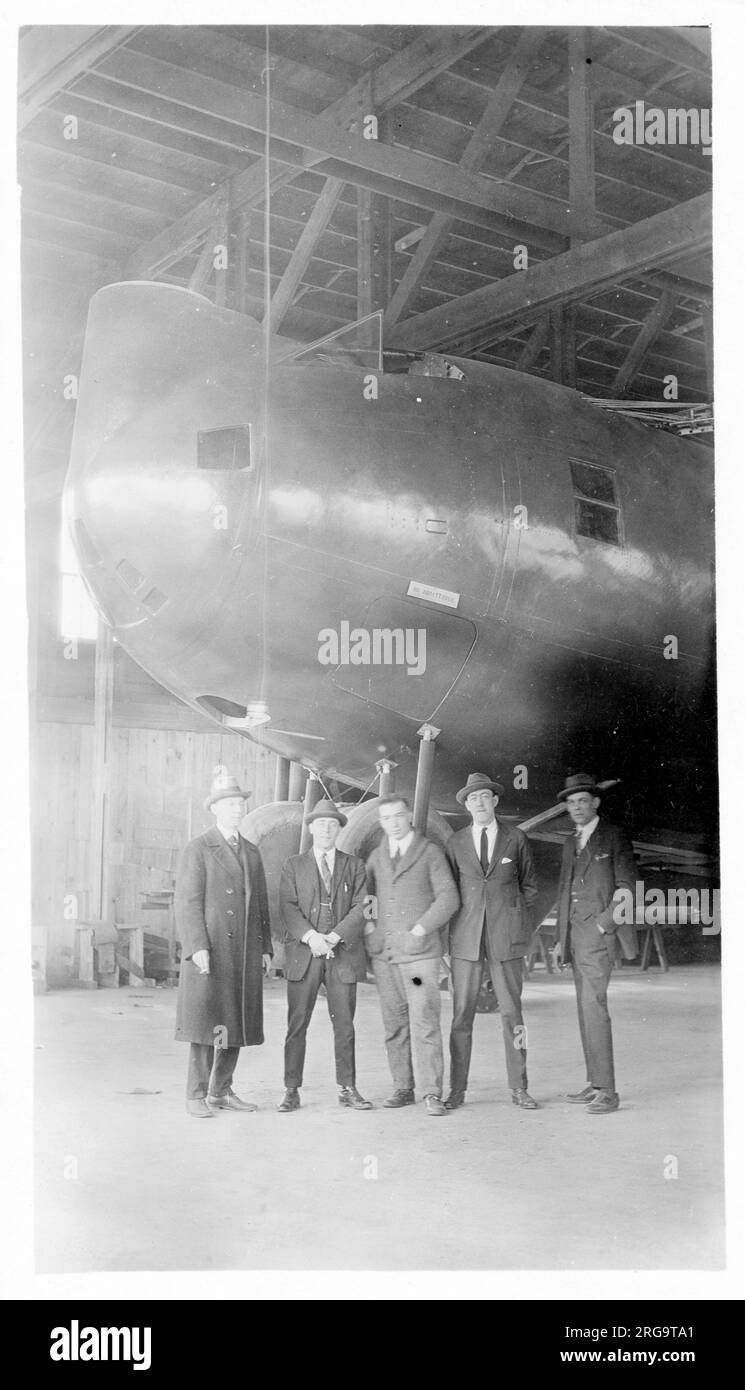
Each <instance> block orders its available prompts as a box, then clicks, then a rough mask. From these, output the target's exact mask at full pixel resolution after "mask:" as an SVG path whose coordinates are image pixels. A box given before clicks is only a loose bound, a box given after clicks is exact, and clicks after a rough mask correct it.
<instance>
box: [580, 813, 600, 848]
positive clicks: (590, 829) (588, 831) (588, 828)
mask: <svg viewBox="0 0 745 1390" xmlns="http://www.w3.org/2000/svg"><path fill="white" fill-rule="evenodd" d="M599 820H600V816H594V817H593V819H592V820H590V821H588V822H587V825H582V826H580V829H579V833H578V835H577V839H578V840H579V847H580V849H584V847H585V845H586V844H587V841H588V840H589V838H590V836H591V835H593V834H594V833H595V831H596V830H597V828H598V822H599Z"/></svg>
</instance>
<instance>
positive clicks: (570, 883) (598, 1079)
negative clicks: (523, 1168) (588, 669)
mask: <svg viewBox="0 0 745 1390" xmlns="http://www.w3.org/2000/svg"><path fill="white" fill-rule="evenodd" d="M599 791H600V788H599V787H598V785H597V782H596V781H595V778H594V777H591V776H590V775H589V774H588V773H586V772H578V773H575V774H574V775H573V776H571V777H567V779H566V782H565V785H564V786H563V787H562V789H561V791H560V792H558V797H559V800H561V801H565V802H566V807H567V811H568V812H569V817H570V819H571V820H572V822H573V824H574V827H575V832H574V835H572V836H570V837H569V839H568V840H567V841H566V843H565V845H564V851H563V855H562V861H561V874H560V877H559V898H558V911H557V919H558V932H559V940H558V959H559V961H560V962H561V961H568V960H571V962H572V970H573V972H574V986H575V989H576V992H577V1011H578V1014H579V1032H580V1038H581V1039H582V1050H583V1052H584V1054H585V1066H586V1068H587V1085H586V1086H585V1088H584V1090H582V1091H577V1092H575V1093H572V1094H570V1095H568V1096H567V1100H569V1101H571V1103H572V1104H573V1105H584V1106H586V1108H587V1113H588V1114H590V1115H607V1114H609V1113H610V1112H611V1111H613V1110H617V1109H618V1104H619V1101H618V1093H617V1091H616V1081H615V1075H614V1070H613V1037H612V1033H611V1024H610V1015H609V1013H608V1003H607V995H608V981H609V980H610V973H611V970H612V968H613V963H614V961H615V960H616V958H617V951H618V940H620V944H621V946H622V948H623V949H624V953H625V954H626V955H628V956H629V957H632V956H634V955H635V954H636V929H635V928H634V927H632V928H631V929H630V931H628V930H627V929H625V928H617V926H616V923H615V922H614V919H613V909H614V894H616V893H617V892H618V893H619V895H620V890H629V891H630V892H631V893H632V895H633V893H634V889H635V884H636V878H637V872H636V862H635V859H634V851H633V849H632V846H631V844H630V842H629V839H628V837H627V835H626V833H625V831H623V830H621V829H620V828H619V827H618V826H616V825H611V824H610V822H609V821H606V820H602V819H601V818H600V816H599V815H598V811H599V808H600V796H599Z"/></svg>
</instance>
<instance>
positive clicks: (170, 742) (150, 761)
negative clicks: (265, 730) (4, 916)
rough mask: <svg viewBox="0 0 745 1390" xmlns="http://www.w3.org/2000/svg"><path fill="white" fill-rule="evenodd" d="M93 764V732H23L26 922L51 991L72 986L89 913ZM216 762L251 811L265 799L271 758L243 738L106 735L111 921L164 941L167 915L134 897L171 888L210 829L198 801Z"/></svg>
mask: <svg viewBox="0 0 745 1390" xmlns="http://www.w3.org/2000/svg"><path fill="white" fill-rule="evenodd" d="M92 756H93V725H92V724H87V723H86V724H73V723H67V722H64V723H53V722H47V721H40V722H38V723H35V724H34V725H32V747H31V805H32V812H31V814H32V825H31V856H32V858H31V865H32V923H33V926H34V929H35V930H36V931H38V930H39V929H42V930H43V931H45V933H46V939H47V982H48V984H49V985H50V986H56V985H61V984H66V983H70V982H71V981H74V979H75V978H76V961H75V936H76V930H75V928H76V921H78V920H80V921H85V920H86V919H87V918H89V917H90V913H91V900H90V851H91V833H90V818H91V786H92ZM219 762H224V763H227V765H228V766H229V767H230V768H231V770H233V771H234V772H235V773H236V774H237V775H238V777H239V779H241V781H242V785H244V786H246V787H247V788H249V789H251V791H252V793H253V794H252V798H251V801H250V803H249V807H250V808H253V807H254V806H260V805H263V804H264V803H265V802H268V801H271V800H272V799H273V794H274V764H275V758H274V754H272V753H270V752H269V751H268V750H267V749H264V748H259V747H258V745H257V744H254V743H251V742H250V741H249V740H248V739H244V738H240V737H239V736H237V735H235V734H229V733H223V732H221V731H220V730H218V729H215V730H214V731H213V730H211V729H206V730H205V731H204V732H198V733H197V732H191V731H183V730H177V731H175V730H164V729H147V728H122V727H117V728H115V729H114V730H113V735H112V769H111V773H112V775H111V787H112V797H111V807H110V818H109V833H108V836H107V842H108V892H107V898H108V903H109V916H110V918H111V920H119V921H129V922H132V921H144V922H145V923H146V925H147V927H148V930H152V931H154V932H157V933H158V934H160V935H172V931H173V918H172V913H171V912H164V911H160V912H148V913H145V914H143V910H142V898H141V896H140V895H141V894H142V893H144V892H148V891H151V892H152V891H154V890H159V889H161V890H162V889H167V888H171V887H172V886H173V876H174V872H175V869H176V865H177V862H178V857H179V854H180V852H181V849H182V848H183V846H184V844H185V843H186V841H187V840H188V839H189V838H190V836H193V835H198V834H200V832H201V831H202V830H205V829H206V828H207V826H208V825H209V824H210V823H211V816H210V813H209V812H206V811H205V810H204V809H203V805H202V802H203V799H204V796H205V795H206V793H207V790H208V789H209V785H210V780H211V776H212V770H213V768H214V766H215V764H216V763H219Z"/></svg>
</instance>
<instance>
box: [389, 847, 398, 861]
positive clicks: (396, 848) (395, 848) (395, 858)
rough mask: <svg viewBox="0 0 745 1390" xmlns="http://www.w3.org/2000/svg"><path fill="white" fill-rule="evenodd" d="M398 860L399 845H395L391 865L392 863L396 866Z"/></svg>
mask: <svg viewBox="0 0 745 1390" xmlns="http://www.w3.org/2000/svg"><path fill="white" fill-rule="evenodd" d="M397 859H398V845H397V844H395V845H394V846H393V851H392V853H391V863H392V864H395V862H396V860H397Z"/></svg>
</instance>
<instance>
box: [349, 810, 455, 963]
mask: <svg viewBox="0 0 745 1390" xmlns="http://www.w3.org/2000/svg"><path fill="white" fill-rule="evenodd" d="M367 886H368V890H369V892H370V893H371V894H373V895H374V897H375V899H376V900H377V920H376V921H375V930H374V931H373V932H371V933H370V934H369V935H367V936H366V937H365V947H366V949H367V953H368V955H370V956H382V958H383V960H387V961H391V962H392V963H393V964H394V965H400V964H402V963H404V962H406V961H411V960H412V958H413V957H415V956H425V957H427V956H441V955H442V928H443V927H445V926H447V924H448V922H449V920H450V918H451V917H452V915H453V913H454V912H455V911H456V910H457V908H458V903H459V901H460V900H459V898H458V890H457V888H456V886H455V883H454V881H453V875H452V872H451V870H450V865H449V864H448V861H447V859H446V858H445V855H444V854H443V852H442V850H441V849H440V847H439V845H435V844H433V843H432V841H431V840H427V839H425V837H424V835H421V834H420V833H419V831H416V832H415V834H414V838H413V840H412V842H411V844H410V845H409V848H408V849H407V851H406V853H405V854H404V855H402V856H401V858H400V859H397V860H396V861H395V863H393V862H392V861H391V856H390V850H389V848H388V839H387V836H384V837H383V839H382V840H381V842H380V844H379V845H378V846H377V848H376V849H374V850H373V852H372V854H371V855H370V858H369V859H368V861H367ZM417 923H419V925H420V926H422V927H424V936H413V935H412V930H411V929H412V927H415V926H416V925H417Z"/></svg>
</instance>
